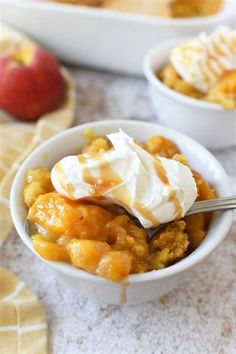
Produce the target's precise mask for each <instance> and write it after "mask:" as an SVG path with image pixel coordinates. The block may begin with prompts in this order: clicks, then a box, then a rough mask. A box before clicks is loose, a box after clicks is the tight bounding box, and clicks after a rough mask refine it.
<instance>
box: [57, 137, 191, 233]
mask: <svg viewBox="0 0 236 354" xmlns="http://www.w3.org/2000/svg"><path fill="white" fill-rule="evenodd" d="M107 138H108V139H109V140H110V142H111V143H112V145H113V148H112V149H111V150H109V151H105V152H103V153H101V154H97V155H94V156H91V155H89V154H81V155H78V156H67V157H64V158H63V159H62V160H60V161H59V162H58V163H57V164H56V165H55V166H54V167H53V169H52V171H51V180H52V183H53V185H54V187H55V189H56V191H57V192H58V193H60V194H62V195H64V196H66V197H67V198H69V199H72V200H80V199H86V200H89V201H95V202H96V203H98V204H103V203H112V204H117V205H121V206H123V207H124V208H125V209H126V210H127V211H128V212H129V213H131V214H132V215H134V216H135V217H136V218H138V219H139V221H140V223H141V224H142V225H143V226H144V227H145V228H147V227H154V226H158V225H159V224H161V223H166V222H169V221H172V220H174V219H176V218H180V217H183V216H184V215H185V213H186V212H187V211H188V209H189V208H190V207H191V206H192V204H193V203H194V201H195V199H196V197H197V188H196V183H195V180H194V178H193V175H192V172H191V170H190V168H189V167H187V166H185V165H183V164H181V163H180V162H178V161H175V160H172V159H166V158H163V157H159V158H154V157H153V156H152V155H151V154H150V153H148V152H147V151H145V150H144V149H143V148H142V147H140V146H139V145H138V144H136V143H135V142H134V140H133V139H132V138H131V137H130V136H128V135H127V134H125V133H124V132H123V131H121V130H120V131H119V132H117V133H114V134H109V135H107Z"/></svg>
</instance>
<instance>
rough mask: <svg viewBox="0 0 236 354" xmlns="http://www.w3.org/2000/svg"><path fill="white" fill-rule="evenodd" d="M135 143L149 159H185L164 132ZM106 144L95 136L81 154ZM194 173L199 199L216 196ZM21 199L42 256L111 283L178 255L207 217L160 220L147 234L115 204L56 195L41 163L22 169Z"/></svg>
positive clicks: (198, 235)
mask: <svg viewBox="0 0 236 354" xmlns="http://www.w3.org/2000/svg"><path fill="white" fill-rule="evenodd" d="M136 143H138V144H139V145H140V146H141V147H142V148H143V149H145V150H146V151H147V152H148V153H150V154H151V155H152V156H153V157H154V158H158V157H166V158H168V159H174V160H176V161H179V162H181V163H183V164H187V160H186V158H185V156H183V155H182V154H181V152H180V150H179V149H178V147H177V146H176V144H175V143H174V142H172V141H170V140H169V139H167V138H165V137H162V136H154V137H151V138H150V139H149V140H148V141H147V142H146V143H140V142H136ZM110 149H112V145H111V143H110V142H109V141H108V140H107V139H106V137H98V138H95V139H92V140H91V142H90V143H89V144H88V145H86V146H84V147H83V148H82V151H81V152H80V153H87V154H101V153H103V152H104V151H109V150H110ZM79 156H80V155H79ZM81 156H83V155H81ZM193 177H194V179H195V182H196V186H197V192H198V200H205V199H212V198H215V197H216V193H215V190H214V188H213V187H211V186H210V185H209V184H208V182H206V181H205V180H204V179H203V178H202V176H201V175H200V174H198V173H197V172H195V171H193ZM24 200H25V204H26V206H27V208H28V216H27V218H28V219H29V221H30V222H31V223H32V224H34V226H36V228H37V232H35V234H34V235H33V236H32V242H33V246H34V249H35V250H36V252H38V253H39V255H40V256H41V257H42V258H44V259H46V260H50V261H59V262H67V263H70V264H72V265H74V266H75V267H78V268H80V269H83V270H85V271H87V272H89V273H91V274H94V275H98V276H101V277H104V278H106V279H109V280H112V281H115V282H120V281H122V280H123V279H124V278H125V277H127V276H128V275H129V274H135V273H144V272H148V271H152V270H158V269H162V268H165V267H168V266H169V265H171V264H173V263H175V262H177V261H179V260H181V259H183V258H184V257H186V256H187V255H188V254H189V253H191V252H192V251H193V250H195V249H196V247H198V246H199V245H200V243H201V242H202V240H203V239H204V237H205V236H206V233H207V228H208V225H209V222H210V219H211V215H209V214H197V215H192V216H186V217H184V218H182V219H180V220H174V221H171V222H169V223H167V224H165V225H164V226H163V227H162V228H161V229H160V230H159V231H158V232H157V233H156V234H155V235H154V236H153V237H152V238H151V239H149V238H148V235H147V232H146V230H145V229H144V228H143V227H141V226H137V225H136V224H135V223H134V221H133V219H132V218H131V217H130V216H128V215H126V213H125V212H124V211H123V210H122V209H121V208H119V207H118V208H116V207H114V206H113V207H112V206H111V207H110V206H108V207H107V206H106V207H104V206H100V205H96V204H94V203H92V202H86V201H84V200H70V199H69V198H67V197H65V196H63V195H61V194H59V193H58V192H57V191H55V189H54V187H53V184H52V182H51V176H50V171H49V170H47V169H46V168H41V167H39V168H35V169H32V170H29V171H28V172H27V176H26V182H25V187H24Z"/></svg>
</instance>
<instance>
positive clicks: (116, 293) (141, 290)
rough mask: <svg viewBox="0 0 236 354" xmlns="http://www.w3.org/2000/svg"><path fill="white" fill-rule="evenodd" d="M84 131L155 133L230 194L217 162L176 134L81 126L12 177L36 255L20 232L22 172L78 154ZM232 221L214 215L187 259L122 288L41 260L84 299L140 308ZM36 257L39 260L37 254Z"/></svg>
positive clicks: (132, 124) (103, 124) (133, 125)
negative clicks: (170, 143) (170, 141)
mask: <svg viewBox="0 0 236 354" xmlns="http://www.w3.org/2000/svg"><path fill="white" fill-rule="evenodd" d="M88 127H90V128H92V129H93V130H94V133H95V134H96V135H104V134H108V133H111V132H115V131H117V130H118V129H119V128H122V129H123V130H124V131H125V132H126V133H128V134H129V135H131V136H133V137H134V138H136V139H138V140H141V141H145V140H146V139H147V138H149V137H150V136H152V135H155V134H158V135H159V134H160V135H163V136H166V137H167V138H170V139H172V140H173V141H175V142H176V143H177V145H178V146H179V148H180V149H181V150H182V151H183V153H184V154H185V155H186V156H187V158H188V160H189V162H190V163H191V166H192V167H193V168H194V169H196V170H197V171H199V172H200V173H202V174H203V176H204V177H205V178H206V179H207V180H208V181H209V182H210V183H212V184H214V185H215V187H216V189H217V191H218V193H219V195H220V196H227V195H230V187H229V181H228V178H227V175H226V173H225V171H224V169H223V168H222V166H221V165H220V164H219V162H218V161H217V160H216V159H215V158H214V156H213V155H212V154H211V153H210V152H208V151H207V150H206V149H205V148H204V147H202V146H201V145H199V144H198V143H197V142H195V141H193V140H192V139H190V138H188V137H186V136H184V135H182V134H180V133H177V132H175V131H173V130H169V129H167V128H164V127H161V126H158V125H156V124H151V123H146V122H137V121H119V120H118V121H116V120H115V121H113V120H108V121H100V122H94V123H88V124H84V125H80V126H77V127H75V128H72V129H69V130H67V131H65V132H64V133H62V134H59V135H57V136H56V137H54V138H52V139H50V140H48V141H47V142H45V143H44V144H42V145H41V146H40V147H39V148H37V149H36V150H35V151H34V152H33V153H32V154H31V155H30V156H29V157H28V159H27V160H26V161H25V162H24V163H23V164H22V166H21V167H20V169H19V171H18V173H17V175H16V177H15V180H14V183H13V186H12V190H11V201H10V203H11V213H12V218H13V222H14V225H15V227H16V230H17V232H18V234H19V235H20V237H21V239H22V241H23V242H24V243H25V244H26V246H27V247H28V248H29V249H30V250H31V251H32V252H34V250H33V247H32V243H31V241H30V239H29V238H28V237H27V236H26V234H25V231H24V222H25V217H26V208H25V205H24V202H23V195H22V190H23V186H24V178H25V174H26V171H27V170H28V169H29V168H33V167H38V166H46V167H49V168H51V167H52V166H53V164H54V163H55V162H57V161H58V160H59V159H61V158H62V157H64V156H65V155H68V154H75V153H78V151H79V150H80V148H81V147H82V146H83V145H84V144H85V143H86V140H85V138H84V136H83V131H84V129H85V128H88ZM45 156H48V157H47V158H46V157H45ZM231 222H232V212H230V211H228V212H225V213H222V214H220V215H218V216H216V217H215V218H214V220H213V221H212V224H211V226H210V228H209V232H208V235H207V237H206V239H205V240H204V241H203V242H202V244H201V245H200V246H199V247H198V249H196V250H195V251H194V252H193V253H192V254H191V255H189V256H188V257H186V258H185V259H183V260H181V261H180V262H178V263H176V264H174V265H172V266H170V267H168V268H166V269H161V270H158V271H152V272H148V273H144V274H137V275H131V276H129V277H128V278H127V279H126V281H125V282H124V283H123V284H117V283H113V282H110V281H107V280H105V279H103V278H100V277H97V276H94V275H91V274H89V273H87V272H85V271H83V270H79V269H76V268H74V267H72V266H71V265H68V264H63V263H59V262H46V261H45V260H43V261H44V262H46V263H47V264H48V265H49V267H51V268H52V269H54V270H55V272H56V274H57V275H58V276H59V277H60V278H62V279H63V280H64V281H65V282H66V283H67V284H68V286H71V287H73V288H74V289H76V290H77V291H78V292H79V293H80V294H82V295H85V296H87V297H91V298H96V299H98V300H102V301H105V302H107V303H112V304H121V303H124V302H127V303H140V302H144V301H148V300H151V299H153V298H156V297H158V296H161V295H163V294H165V293H167V292H168V291H169V290H171V289H172V288H174V287H175V286H176V285H177V284H178V283H179V282H180V281H181V280H182V279H184V278H185V277H186V271H188V270H189V269H190V268H191V267H192V266H194V265H196V264H197V263H199V262H201V261H202V260H203V259H204V258H206V257H207V256H208V255H209V254H210V253H211V252H212V251H213V250H214V249H215V248H216V246H217V245H218V244H219V243H220V242H221V241H222V240H223V239H224V238H225V236H226V234H227V232H228V230H229V227H230V225H231ZM34 253H35V252H34ZM35 254H36V255H37V256H38V257H39V255H38V254H37V253H35Z"/></svg>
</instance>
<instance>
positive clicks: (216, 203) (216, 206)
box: [186, 196, 236, 215]
mask: <svg viewBox="0 0 236 354" xmlns="http://www.w3.org/2000/svg"><path fill="white" fill-rule="evenodd" d="M230 209H236V196H232V197H226V198H218V199H209V200H203V201H201V202H195V203H194V204H193V206H192V207H191V208H190V209H189V211H188V212H187V214H186V215H192V214H198V213H206V212H210V211H217V210H230Z"/></svg>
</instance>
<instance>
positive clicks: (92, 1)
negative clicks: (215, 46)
mask: <svg viewBox="0 0 236 354" xmlns="http://www.w3.org/2000/svg"><path fill="white" fill-rule="evenodd" d="M54 1H57V2H64V3H68V4H73V5H82V6H95V7H100V8H103V9H105V10H112V11H119V12H128V13H136V14H140V15H147V16H158V17H173V18H174V17H177V18H178V17H180V18H181V17H196V16H209V15H213V14H216V13H217V12H219V11H220V10H221V8H222V4H223V0H54Z"/></svg>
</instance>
